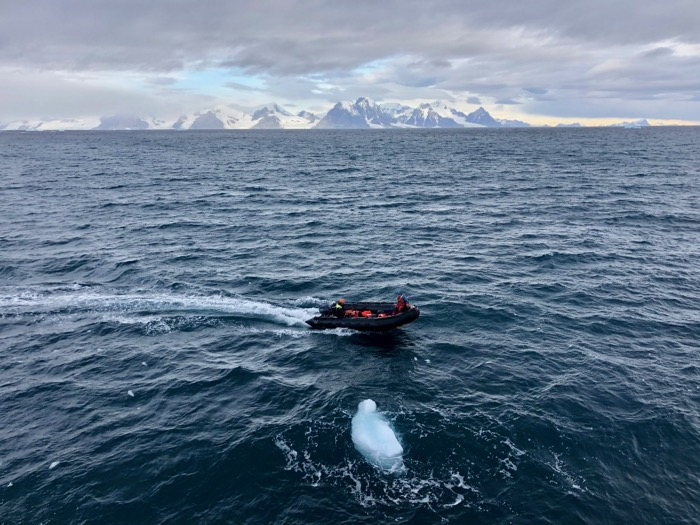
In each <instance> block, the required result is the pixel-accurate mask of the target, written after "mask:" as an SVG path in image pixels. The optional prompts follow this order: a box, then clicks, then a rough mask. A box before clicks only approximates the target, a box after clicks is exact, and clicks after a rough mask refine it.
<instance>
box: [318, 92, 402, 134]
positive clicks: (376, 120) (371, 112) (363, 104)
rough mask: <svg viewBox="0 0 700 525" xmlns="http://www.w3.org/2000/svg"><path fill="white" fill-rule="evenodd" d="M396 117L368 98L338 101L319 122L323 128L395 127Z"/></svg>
mask: <svg viewBox="0 0 700 525" xmlns="http://www.w3.org/2000/svg"><path fill="white" fill-rule="evenodd" d="M395 123H396V118H395V117H394V116H393V115H392V114H391V113H388V112H385V111H384V110H383V109H382V108H381V106H379V105H378V104H377V103H376V102H373V101H371V100H369V99H367V98H364V97H360V98H358V99H357V100H356V101H355V102H338V103H337V104H336V105H335V106H333V108H332V109H331V110H330V111H329V112H328V113H326V116H325V117H323V118H322V119H321V120H320V121H319V122H318V123H317V124H316V126H314V127H316V128H321V129H370V128H391V127H394V124H395Z"/></svg>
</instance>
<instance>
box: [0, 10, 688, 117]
mask: <svg viewBox="0 0 700 525" xmlns="http://www.w3.org/2000/svg"><path fill="white" fill-rule="evenodd" d="M0 5H1V6H2V10H1V11H0V12H2V16H1V17H0V71H3V70H4V71H7V70H12V71H18V70H19V71H21V72H27V73H29V72H31V73H32V74H39V73H40V72H41V73H42V74H43V76H44V80H43V82H44V84H46V82H45V79H46V78H51V72H53V71H56V72H66V71H73V72H89V71H94V72H98V73H99V72H104V71H107V72H129V73H130V74H133V73H134V72H142V73H144V75H145V76H146V77H147V78H150V79H151V80H146V81H145V82H147V83H150V84H151V85H152V86H154V88H155V89H158V90H159V91H158V94H164V95H165V99H164V100H163V99H161V98H160V97H159V96H156V95H155V94H146V95H144V94H143V93H142V94H140V95H138V94H137V93H135V92H125V91H114V92H112V91H109V92H108V93H106V97H105V100H110V101H114V102H115V103H116V102H118V101H119V100H121V101H122V103H124V100H129V101H131V104H132V105H134V106H139V107H140V106H141V105H144V106H145V105H148V104H154V105H155V106H156V107H162V106H163V105H164V104H165V105H168V107H170V106H175V105H177V104H178V103H180V104H183V103H185V101H184V99H181V100H180V102H177V101H176V100H175V98H176V97H177V96H181V97H188V98H187V101H186V102H187V103H189V102H191V101H193V100H197V95H196V94H194V93H183V92H182V91H179V92H178V91H177V90H176V89H174V86H175V84H174V83H173V78H174V73H175V72H178V71H183V70H189V69H206V68H214V67H223V68H236V69H242V70H244V71H246V72H249V73H254V74H256V75H259V76H261V77H264V78H265V81H266V91H267V92H268V93H269V94H270V95H271V97H283V98H285V99H288V100H289V99H296V100H311V99H315V100H317V101H329V102H333V101H336V100H339V99H347V98H354V97H357V96H360V95H366V96H370V97H372V98H376V99H382V98H388V97H394V98H400V97H407V98H408V97H415V98H431V97H435V96H437V95H440V94H444V93H454V94H459V93H463V94H464V93H470V94H473V98H472V99H470V100H478V102H476V103H478V104H481V103H482V102H481V101H482V100H494V99H495V100H501V101H520V100H521V99H520V97H523V94H524V93H525V94H526V96H524V97H523V99H527V100H522V102H523V107H524V108H526V109H528V110H530V109H532V110H538V111H539V110H541V108H542V107H544V106H545V105H546V104H545V103H551V104H552V106H551V107H558V106H557V101H559V100H561V101H564V100H566V99H567V98H569V99H570V100H574V99H575V100H586V98H587V97H589V98H590V97H598V96H600V97H603V98H615V97H617V98H621V97H625V96H626V94H629V96H630V97H633V98H638V99H640V100H641V99H654V98H659V97H664V96H666V95H667V94H669V93H670V94H672V95H673V97H672V99H669V100H671V101H675V100H678V99H681V98H684V99H685V100H690V99H692V98H693V97H694V96H696V95H697V89H698V85H697V84H698V80H697V79H700V69H699V66H698V59H697V58H693V57H682V56H678V54H677V53H675V52H674V50H673V49H672V48H671V47H670V45H671V44H670V42H681V43H686V44H696V45H698V44H700V31H698V30H697V28H698V27H700V2H698V1H697V0H667V1H666V2H663V3H662V2H658V1H657V0H616V1H615V2H610V1H609V0H571V1H568V2H562V1H561V0H530V1H528V2H521V1H519V0H510V1H503V2H482V1H480V0H434V1H425V0H421V1H419V0H387V1H383V2H375V1H370V0H355V1H354V2H352V3H348V2H337V1H333V0H305V1H301V0H237V1H236V2H230V1H228V0H208V1H206V2H196V1H194V0H171V1H169V2H168V3H167V5H166V4H164V3H161V2H144V1H143V0H120V1H117V2H115V1H103V2H97V1H94V0H62V1H60V2H58V1H55V0H22V1H21V2H20V1H14V0H0ZM629 49H638V51H637V52H636V54H635V53H634V52H633V51H626V50H629ZM624 52H628V53H631V55H632V56H629V57H625V59H624V60H622V64H621V65H620V66H619V67H615V65H614V63H606V60H607V59H609V58H613V57H614V56H615V55H616V54H620V53H624ZM374 62H386V64H385V65H384V66H383V69H379V70H378V71H377V72H376V74H375V75H374V77H373V78H374V79H373V80H372V81H371V82H369V81H368V80H367V79H366V78H364V77H363V74H362V72H361V71H359V72H358V71H357V70H358V68H361V67H362V66H366V65H367V64H370V63H374ZM315 75H317V77H314V76H315ZM27 78H29V77H27ZM315 78H318V79H323V82H324V83H325V84H328V86H326V87H325V88H323V89H318V83H319V82H321V80H316V79H315ZM4 80H6V79H5V78H4ZM16 81H17V79H15V80H12V81H7V80H6V84H7V83H8V82H10V83H12V82H16ZM40 82H41V81H40ZM523 86H525V87H523ZM542 86H547V88H546V89H545V88H543V87H542ZM222 87H223V86H222ZM226 87H229V88H230V89H232V90H234V91H235V92H237V93H239V92H240V93H244V92H245V91H246V90H247V91H248V92H250V88H249V87H245V86H241V85H237V84H235V83H229V84H227V86H226ZM170 88H172V89H170ZM63 89H66V90H67V91H66V93H67V92H68V90H70V86H69V85H67V84H66V85H65V86H64V85H60V86H59V88H58V92H59V93H60V92H62V90H63ZM73 89H74V91H73V93H76V91H75V90H76V89H77V93H83V91H81V90H85V92H86V93H89V96H86V100H85V105H84V106H83V108H96V107H98V106H100V104H99V96H97V93H98V92H99V89H98V88H95V87H92V88H90V89H88V88H87V87H86V86H83V87H79V88H75V87H74V88H73ZM105 89H106V88H105ZM0 90H2V91H5V92H7V89H6V88H5V89H3V88H2V87H0ZM693 90H696V91H695V92H693ZM29 91H30V92H36V93H39V92H41V93H43V92H44V91H46V88H44V89H43V90H42V89H41V88H40V87H39V86H37V85H32V87H31V89H29ZM103 91H104V89H103ZM544 95H546V97H545V96H544ZM10 97H11V98H10V99H11V100H14V101H15V102H16V103H19V102H20V101H21V100H20V99H22V97H21V95H18V94H11V95H10ZM93 97H94V99H95V100H94V103H93ZM170 97H172V98H170ZM67 98H70V97H67ZM200 98H201V100H206V98H204V97H200ZM10 99H3V102H4V104H3V105H6V104H7V102H6V101H7V100H10ZM58 99H60V96H59V94H56V96H52V95H51V94H50V93H49V100H58ZM545 99H546V100H545ZM66 102H67V106H68V107H73V106H76V107H77V105H78V102H77V101H75V100H73V101H66ZM48 103H49V102H46V104H48ZM470 103H471V102H470ZM24 104H25V105H24V106H23V107H33V106H32V105H31V104H29V101H26V100H25V101H24ZM562 104H564V102H562ZM594 105H595V104H594V103H593V102H592V103H589V104H580V105H578V106H577V107H578V108H584V109H585V108H587V107H593V106H594ZM683 108H684V111H686V112H687V114H688V115H691V116H692V118H696V119H698V120H700V108H697V107H696V108H695V109H694V110H693V109H692V105H686V106H683ZM2 110H3V111H4V110H5V109H4V108H2ZM85 110H87V109H85ZM129 110H130V111H134V109H133V108H129ZM578 116H589V115H578ZM0 118H5V116H4V115H0Z"/></svg>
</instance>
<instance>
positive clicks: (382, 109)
mask: <svg viewBox="0 0 700 525" xmlns="http://www.w3.org/2000/svg"><path fill="white" fill-rule="evenodd" d="M619 125H620V126H626V127H641V126H648V125H649V123H648V122H647V121H646V120H640V121H635V122H631V123H628V122H625V123H622V124H619ZM524 126H529V124H527V123H525V122H522V121H518V120H497V119H495V118H493V117H492V116H491V115H490V114H489V112H488V111H486V110H485V109H484V108H483V107H480V108H479V109H477V110H476V111H473V112H471V113H469V114H465V113H463V112H462V111H460V110H458V109H455V108H454V107H451V106H450V103H449V102H444V101H439V100H438V101H435V102H430V103H424V104H421V105H420V106H418V107H417V108H414V107H410V106H406V105H403V104H397V103H386V104H378V103H377V102H374V101H372V100H370V99H368V98H365V97H360V98H358V99H357V100H356V101H355V102H349V101H343V102H338V103H337V104H336V105H335V106H333V108H332V109H331V110H330V111H328V113H326V114H325V115H315V114H313V113H310V112H308V111H300V112H298V113H297V114H292V113H291V112H289V111H287V110H286V109H284V108H282V107H281V106H279V105H278V104H274V103H273V104H268V105H265V106H261V107H259V108H257V109H255V110H253V111H250V112H246V111H241V110H239V109H236V108H234V107H232V106H228V105H220V106H216V107H214V108H211V109H207V110H205V111H199V112H196V113H192V114H188V115H182V116H181V117H179V118H178V119H177V120H175V121H174V122H173V121H166V120H163V119H157V118H153V117H141V116H135V115H112V116H105V117H102V118H100V119H82V120H80V119H76V120H46V121H15V122H10V123H7V124H5V125H2V124H0V130H3V129H5V130H27V131H34V130H37V131H41V130H89V129H98V130H120V129H135V130H149V129H174V130H201V129H310V128H319V129H372V128H382V129H383V128H465V127H471V128H482V127H490V128H502V127H524Z"/></svg>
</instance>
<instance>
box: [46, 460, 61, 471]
mask: <svg viewBox="0 0 700 525" xmlns="http://www.w3.org/2000/svg"><path fill="white" fill-rule="evenodd" d="M59 463H60V461H54V462H53V463H51V465H49V470H52V469H54V468H56V467H57V466H58V464H59Z"/></svg>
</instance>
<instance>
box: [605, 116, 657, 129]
mask: <svg viewBox="0 0 700 525" xmlns="http://www.w3.org/2000/svg"><path fill="white" fill-rule="evenodd" d="M610 126H611V127H613V128H646V127H649V126H651V124H649V121H648V120H647V119H644V118H642V119H639V120H634V121H632V122H620V123H619V124H610Z"/></svg>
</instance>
